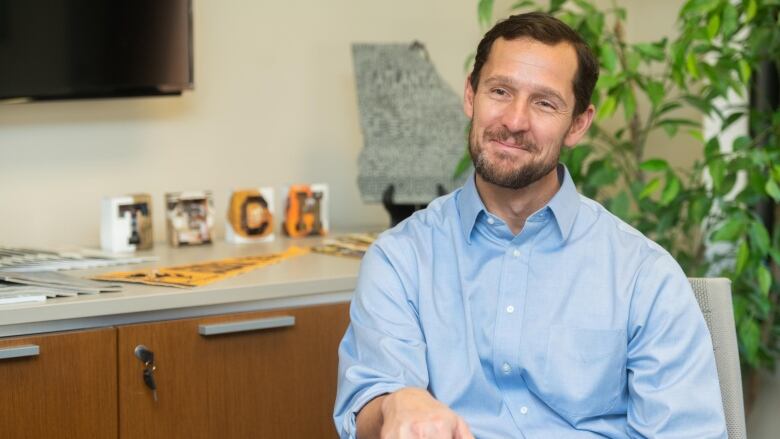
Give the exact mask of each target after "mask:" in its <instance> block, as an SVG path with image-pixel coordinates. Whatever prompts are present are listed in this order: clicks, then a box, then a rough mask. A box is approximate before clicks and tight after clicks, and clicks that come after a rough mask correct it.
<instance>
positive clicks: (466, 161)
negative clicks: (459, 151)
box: [453, 151, 471, 178]
mask: <svg viewBox="0 0 780 439" xmlns="http://www.w3.org/2000/svg"><path fill="white" fill-rule="evenodd" d="M469 166H471V155H470V154H469V152H468V151H466V152H464V153H463V156H462V157H461V158H460V160H459V161H458V165H457V166H455V174H454V175H453V178H458V177H460V176H461V175H462V174H463V173H464V172H466V170H468V169H469Z"/></svg>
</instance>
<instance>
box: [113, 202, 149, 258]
mask: <svg viewBox="0 0 780 439" xmlns="http://www.w3.org/2000/svg"><path fill="white" fill-rule="evenodd" d="M153 240H154V235H153V234H152V197H151V196H150V195H149V194H133V195H124V196H120V197H105V198H103V201H102V205H101V219H100V247H101V248H102V249H103V251H106V252H111V253H128V252H133V251H136V250H149V249H151V248H152V245H153Z"/></svg>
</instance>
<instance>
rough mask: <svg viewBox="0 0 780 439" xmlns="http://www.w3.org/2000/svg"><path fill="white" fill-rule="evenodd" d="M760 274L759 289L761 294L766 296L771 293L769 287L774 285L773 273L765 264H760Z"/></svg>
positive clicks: (758, 274)
mask: <svg viewBox="0 0 780 439" xmlns="http://www.w3.org/2000/svg"><path fill="white" fill-rule="evenodd" d="M756 275H757V276H758V289H759V291H760V292H761V295H762V296H764V297H766V296H768V295H769V289H770V288H771V287H772V274H771V273H769V270H768V269H767V268H766V267H765V266H764V265H759V266H758V270H757V271H756Z"/></svg>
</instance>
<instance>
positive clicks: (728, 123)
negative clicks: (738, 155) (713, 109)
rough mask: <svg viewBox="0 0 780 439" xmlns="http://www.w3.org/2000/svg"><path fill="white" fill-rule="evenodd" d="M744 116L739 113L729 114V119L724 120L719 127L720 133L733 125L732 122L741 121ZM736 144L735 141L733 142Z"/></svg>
mask: <svg viewBox="0 0 780 439" xmlns="http://www.w3.org/2000/svg"><path fill="white" fill-rule="evenodd" d="M744 116H745V113H743V112H741V111H737V112H734V113H731V114H729V117H727V118H726V120H725V121H723V125H721V126H720V131H726V129H727V128H728V127H730V126H731V125H733V124H734V122H736V121H738V120H740V119H742V118H743V117H744ZM735 143H736V141H735Z"/></svg>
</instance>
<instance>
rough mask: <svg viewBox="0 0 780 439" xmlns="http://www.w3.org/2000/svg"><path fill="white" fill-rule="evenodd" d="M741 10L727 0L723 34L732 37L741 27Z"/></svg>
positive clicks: (722, 25)
mask: <svg viewBox="0 0 780 439" xmlns="http://www.w3.org/2000/svg"><path fill="white" fill-rule="evenodd" d="M738 21H739V12H738V11H737V8H736V7H734V5H733V4H732V3H731V2H727V3H726V4H725V5H724V6H723V21H722V24H721V28H722V29H723V35H724V36H726V37H727V38H730V37H731V36H732V35H733V34H734V32H736V30H737V28H738V27H739V23H738Z"/></svg>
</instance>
